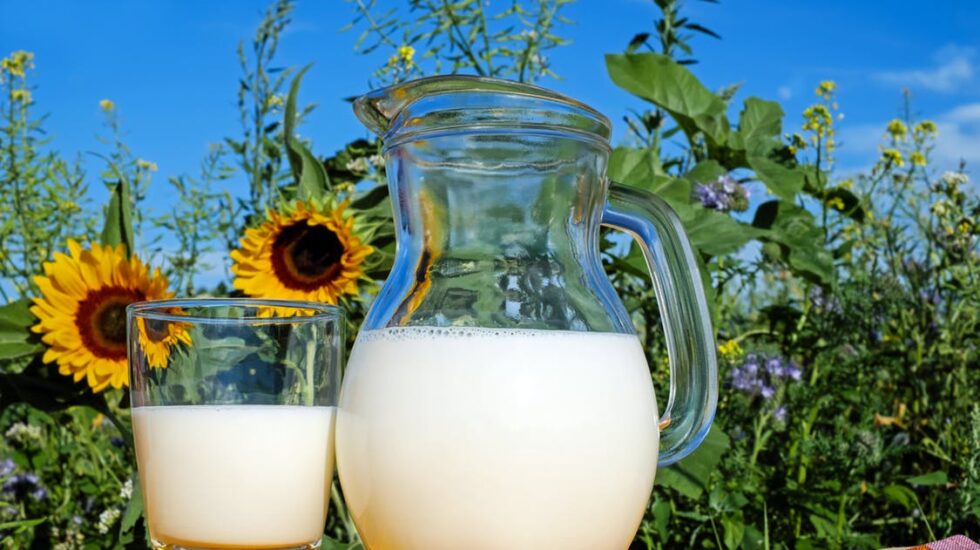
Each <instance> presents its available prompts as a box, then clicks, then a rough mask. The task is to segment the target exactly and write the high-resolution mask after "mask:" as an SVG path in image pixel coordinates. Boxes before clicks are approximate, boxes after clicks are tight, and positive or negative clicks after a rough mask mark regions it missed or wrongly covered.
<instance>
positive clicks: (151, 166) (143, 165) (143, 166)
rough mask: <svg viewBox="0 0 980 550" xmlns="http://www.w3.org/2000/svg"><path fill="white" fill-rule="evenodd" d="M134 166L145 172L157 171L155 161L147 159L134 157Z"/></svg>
mask: <svg viewBox="0 0 980 550" xmlns="http://www.w3.org/2000/svg"><path fill="white" fill-rule="evenodd" d="M136 167H137V168H139V169H140V170H146V171H147V172H156V171H157V163H155V162H153V161H149V160H143V159H136Z"/></svg>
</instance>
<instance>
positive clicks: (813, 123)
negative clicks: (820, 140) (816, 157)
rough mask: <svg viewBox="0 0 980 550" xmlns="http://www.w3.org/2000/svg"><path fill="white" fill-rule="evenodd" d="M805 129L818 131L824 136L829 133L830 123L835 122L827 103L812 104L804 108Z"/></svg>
mask: <svg viewBox="0 0 980 550" xmlns="http://www.w3.org/2000/svg"><path fill="white" fill-rule="evenodd" d="M803 119H804V121H805V122H804V123H803V129H804V130H810V131H813V132H816V134H817V135H818V136H823V135H824V134H825V133H827V130H828V129H829V128H830V125H831V124H832V123H833V119H832V118H831V116H830V110H829V109H827V106H826V105H820V104H819V103H818V104H816V105H810V106H809V107H807V108H806V109H804V110H803Z"/></svg>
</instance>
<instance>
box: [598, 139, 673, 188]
mask: <svg viewBox="0 0 980 550" xmlns="http://www.w3.org/2000/svg"><path fill="white" fill-rule="evenodd" d="M607 173H608V175H609V179H611V180H614V181H618V182H620V183H623V184H626V185H631V186H633V187H639V188H640V189H646V190H647V191H653V192H656V190H657V188H658V187H660V186H662V185H664V184H665V183H666V182H668V181H670V179H671V178H670V176H667V175H666V174H664V173H663V166H662V165H661V164H660V158H659V157H658V156H657V155H656V154H655V151H654V150H653V149H634V148H632V147H616V148H615V149H613V152H612V155H610V157H609V165H608V167H607Z"/></svg>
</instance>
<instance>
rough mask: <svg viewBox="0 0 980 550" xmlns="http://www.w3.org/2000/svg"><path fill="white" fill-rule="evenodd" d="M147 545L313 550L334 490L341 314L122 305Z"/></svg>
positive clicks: (243, 306) (269, 307)
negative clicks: (125, 314)
mask: <svg viewBox="0 0 980 550" xmlns="http://www.w3.org/2000/svg"><path fill="white" fill-rule="evenodd" d="M126 313H127V329H128V338H129V366H130V375H131V385H130V396H131V399H132V407H133V408H132V415H133V434H134V437H135V441H136V459H137V463H138V467H139V475H140V483H141V488H142V493H143V501H144V508H145V513H146V520H147V525H148V528H149V532H150V538H151V542H152V545H153V548H171V549H212V548H253V549H259V548H261V549H273V548H275V549H285V548H293V549H300V548H304V549H305V548H318V547H319V546H320V541H321V537H322V534H323V527H324V524H325V522H326V517H327V506H328V502H329V498H330V486H331V481H332V479H333V460H334V459H333V457H334V435H333V434H334V419H335V416H336V403H337V396H338V392H339V390H340V378H341V366H342V363H343V353H344V337H343V328H344V319H343V313H342V311H341V310H340V309H338V308H336V307H333V306H328V305H322V304H314V303H305V302H286V301H272V300H244V299H227V300H216V299H214V300H212V299H207V300H168V301H157V302H140V303H136V304H133V305H130V306H129V307H128V308H127V311H126Z"/></svg>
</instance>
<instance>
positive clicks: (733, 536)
mask: <svg viewBox="0 0 980 550" xmlns="http://www.w3.org/2000/svg"><path fill="white" fill-rule="evenodd" d="M721 526H722V529H723V530H724V532H725V539H724V540H725V546H726V547H728V548H731V549H735V548H738V547H739V546H741V545H742V538H743V537H744V536H745V522H744V521H743V520H742V515H741V513H739V514H735V515H724V516H722V518H721Z"/></svg>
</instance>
